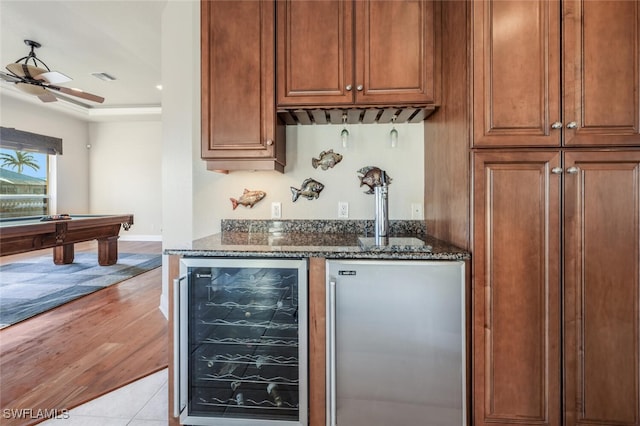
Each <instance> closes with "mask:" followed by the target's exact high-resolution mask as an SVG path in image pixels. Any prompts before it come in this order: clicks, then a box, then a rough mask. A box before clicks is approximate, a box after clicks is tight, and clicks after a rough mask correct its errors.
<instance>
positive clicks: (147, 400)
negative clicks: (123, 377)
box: [40, 369, 169, 426]
mask: <svg viewBox="0 0 640 426" xmlns="http://www.w3.org/2000/svg"><path fill="white" fill-rule="evenodd" d="M167 381H168V377H167V369H164V370H161V371H158V372H157V373H154V374H151V375H149V376H147V377H144V378H142V379H140V380H138V381H136V382H133V383H131V384H130V385H128V386H125V387H122V388H120V389H116V390H115V391H113V392H110V393H108V394H106V395H103V396H101V397H100V398H96V399H94V400H93V401H89V402H87V403H86V404H83V405H81V406H79V407H76V408H74V409H72V410H69V412H68V418H64V419H63V418H56V419H50V420H47V421H45V422H43V423H40V424H41V425H46V426H88V425H91V426H166V424H167V413H168V403H169V402H168V392H167Z"/></svg>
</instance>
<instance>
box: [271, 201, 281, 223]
mask: <svg viewBox="0 0 640 426" xmlns="http://www.w3.org/2000/svg"><path fill="white" fill-rule="evenodd" d="M281 217H282V203H281V202H279V201H276V202H273V203H271V219H280V218H281Z"/></svg>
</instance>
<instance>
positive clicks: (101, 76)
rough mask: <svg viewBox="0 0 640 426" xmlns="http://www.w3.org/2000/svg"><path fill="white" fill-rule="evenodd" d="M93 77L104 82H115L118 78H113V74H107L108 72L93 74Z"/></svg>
mask: <svg viewBox="0 0 640 426" xmlns="http://www.w3.org/2000/svg"><path fill="white" fill-rule="evenodd" d="M91 75H92V76H94V77H95V78H99V79H100V80H103V81H114V80H116V78H115V77H114V76H112V75H111V74H107V73H106V72H92V73H91Z"/></svg>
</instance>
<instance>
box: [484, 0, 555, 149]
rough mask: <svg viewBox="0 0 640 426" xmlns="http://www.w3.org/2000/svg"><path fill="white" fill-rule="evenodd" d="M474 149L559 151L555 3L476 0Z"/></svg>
mask: <svg viewBox="0 0 640 426" xmlns="http://www.w3.org/2000/svg"><path fill="white" fill-rule="evenodd" d="M472 9H473V11H472V15H473V16H472V19H473V60H474V61H473V84H474V90H473V97H474V99H473V107H474V140H473V145H474V146H478V147H480V146H487V147H488V146H560V136H561V133H562V130H561V129H555V128H552V124H553V123H555V122H559V121H560V120H561V118H560V16H559V15H560V14H559V3H558V2H557V1H544V2H543V1H491V0H487V1H476V2H473V5H472Z"/></svg>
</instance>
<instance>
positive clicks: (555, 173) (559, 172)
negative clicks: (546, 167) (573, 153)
mask: <svg viewBox="0 0 640 426" xmlns="http://www.w3.org/2000/svg"><path fill="white" fill-rule="evenodd" d="M551 173H553V174H554V175H559V174H561V173H562V167H554V168H553V169H551Z"/></svg>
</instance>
